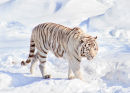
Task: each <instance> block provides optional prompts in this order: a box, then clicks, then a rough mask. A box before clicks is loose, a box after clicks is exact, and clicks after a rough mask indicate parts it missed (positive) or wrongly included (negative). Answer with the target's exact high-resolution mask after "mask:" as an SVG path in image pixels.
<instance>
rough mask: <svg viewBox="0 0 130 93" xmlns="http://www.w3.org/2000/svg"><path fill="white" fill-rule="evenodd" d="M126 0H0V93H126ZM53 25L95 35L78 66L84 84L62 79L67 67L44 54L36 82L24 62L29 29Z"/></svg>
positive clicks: (129, 44)
mask: <svg viewBox="0 0 130 93" xmlns="http://www.w3.org/2000/svg"><path fill="white" fill-rule="evenodd" d="M129 11H130V1H129V0H53V1H52V0H0V53H1V54H0V93H130V26H129V24H130V18H129V16H130V12H129ZM44 22H55V23H59V24H63V25H65V26H68V27H74V26H80V27H81V28H82V29H83V30H84V31H85V32H86V33H89V34H90V35H92V36H98V40H97V41H98V44H99V52H98V55H97V56H96V58H95V59H94V60H93V61H88V60H87V59H83V60H82V62H81V67H82V72H83V76H84V78H85V82H82V81H80V80H78V79H73V80H68V79H67V74H68V63H67V62H66V61H65V60H63V59H58V58H56V57H55V56H54V55H53V54H51V53H49V55H48V58H47V71H48V73H49V74H51V75H52V78H51V79H46V80H45V79H42V77H41V74H40V71H39V68H38V64H37V66H36V71H35V73H34V74H33V75H31V74H30V73H29V68H30V65H28V66H26V67H22V66H21V65H20V62H21V61H22V60H26V58H27V57H28V52H29V41H30V36H31V31H32V29H33V27H34V26H36V25H38V24H39V23H44Z"/></svg>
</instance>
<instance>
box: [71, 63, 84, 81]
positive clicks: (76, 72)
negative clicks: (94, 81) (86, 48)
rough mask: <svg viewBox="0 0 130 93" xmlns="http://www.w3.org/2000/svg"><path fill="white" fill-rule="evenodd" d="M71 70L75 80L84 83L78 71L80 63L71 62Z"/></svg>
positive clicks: (79, 70)
mask: <svg viewBox="0 0 130 93" xmlns="http://www.w3.org/2000/svg"><path fill="white" fill-rule="evenodd" d="M70 64H71V68H72V71H73V73H74V75H75V77H76V78H78V79H80V80H82V81H84V79H83V76H82V73H81V69H80V62H79V61H71V63H70Z"/></svg>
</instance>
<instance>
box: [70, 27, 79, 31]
mask: <svg viewBox="0 0 130 93" xmlns="http://www.w3.org/2000/svg"><path fill="white" fill-rule="evenodd" d="M79 29H80V28H79V27H74V28H72V31H74V30H79Z"/></svg>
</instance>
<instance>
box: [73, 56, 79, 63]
mask: <svg viewBox="0 0 130 93" xmlns="http://www.w3.org/2000/svg"><path fill="white" fill-rule="evenodd" d="M73 56H74V55H73ZM74 57H75V56H74ZM75 59H76V60H77V61H79V62H81V60H80V59H78V58H76V57H75Z"/></svg>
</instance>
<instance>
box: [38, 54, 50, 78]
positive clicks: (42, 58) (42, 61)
mask: <svg viewBox="0 0 130 93" xmlns="http://www.w3.org/2000/svg"><path fill="white" fill-rule="evenodd" d="M38 58H39V60H40V65H39V68H40V71H41V74H42V77H43V78H44V79H48V78H51V75H48V74H47V72H46V67H45V64H46V55H45V54H42V55H41V54H39V56H38Z"/></svg>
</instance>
